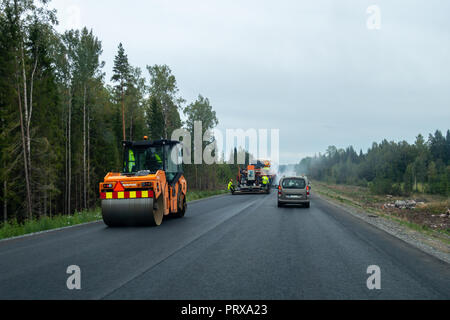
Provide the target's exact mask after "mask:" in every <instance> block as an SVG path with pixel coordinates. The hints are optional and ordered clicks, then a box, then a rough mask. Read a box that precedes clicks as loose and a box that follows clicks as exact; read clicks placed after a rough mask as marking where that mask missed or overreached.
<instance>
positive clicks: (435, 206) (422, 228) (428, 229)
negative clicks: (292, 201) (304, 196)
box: [313, 181, 450, 244]
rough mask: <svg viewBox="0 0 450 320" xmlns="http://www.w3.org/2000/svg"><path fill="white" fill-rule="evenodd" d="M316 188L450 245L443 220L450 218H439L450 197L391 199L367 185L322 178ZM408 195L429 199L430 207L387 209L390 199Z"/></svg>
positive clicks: (345, 202)
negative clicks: (374, 192)
mask: <svg viewBox="0 0 450 320" xmlns="http://www.w3.org/2000/svg"><path fill="white" fill-rule="evenodd" d="M313 191H316V192H317V193H319V194H320V195H323V196H325V197H328V198H330V199H331V200H335V201H337V202H340V203H342V204H346V205H349V206H351V207H355V208H358V209H362V210H364V211H366V212H367V213H371V214H375V215H377V216H380V217H382V218H385V219H388V220H391V221H395V222H397V223H399V224H401V225H402V226H405V227H407V228H409V229H412V230H415V231H419V232H421V233H424V234H426V235H428V236H431V237H434V238H438V239H439V240H441V241H443V242H445V243H446V244H450V238H449V237H450V229H449V227H448V222H447V223H446V224H442V223H441V224H440V222H442V221H443V220H444V221H445V219H447V220H450V218H440V217H439V215H440V214H442V213H444V212H445V211H446V210H447V208H449V207H450V201H449V199H448V198H445V197H440V196H434V195H427V194H413V195H411V196H410V197H393V198H390V197H389V198H387V195H385V196H380V195H373V194H371V193H370V191H369V190H368V189H367V188H363V187H356V186H347V185H333V184H327V183H323V182H318V181H314V182H313ZM407 198H409V199H419V200H421V201H424V202H426V206H425V207H424V208H418V209H416V210H399V209H398V210H385V209H383V205H384V204H385V203H387V202H395V201H396V200H404V199H407ZM436 227H437V228H436Z"/></svg>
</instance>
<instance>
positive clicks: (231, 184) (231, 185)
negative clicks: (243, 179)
mask: <svg viewBox="0 0 450 320" xmlns="http://www.w3.org/2000/svg"><path fill="white" fill-rule="evenodd" d="M232 187H233V182H232V181H230V183H229V184H228V190H231V188H232Z"/></svg>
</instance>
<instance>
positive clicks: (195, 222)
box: [0, 192, 450, 300]
mask: <svg viewBox="0 0 450 320" xmlns="http://www.w3.org/2000/svg"><path fill="white" fill-rule="evenodd" d="M71 265H77V266H79V267H80V268H81V287H82V288H81V290H74V291H71V290H68V289H67V286H66V280H67V278H68V277H69V275H68V274H66V269H67V267H68V266H71ZM371 265H377V266H379V267H380V268H381V286H382V288H381V290H374V291H371V290H369V289H368V288H367V285H366V282H367V278H368V277H369V275H368V274H367V268H368V267H369V266H371ZM0 299H8V300H9V299H164V300H165V299H186V300H197V299H221V300H222V299H227V300H228V299H232V300H234V299H251V300H258V299H269V300H273V299H276V300H278V299H450V268H449V265H448V264H447V263H445V262H442V261H440V260H438V259H436V258H434V257H432V256H430V255H428V254H426V253H423V252H421V251H420V250H418V249H416V248H414V247H412V246H411V245H409V244H407V243H405V242H403V241H401V240H399V239H397V238H395V237H393V236H391V235H389V234H387V233H385V232H384V231H381V230H379V229H377V228H375V227H373V226H371V225H369V224H367V223H365V222H363V221H362V220H359V219H358V218H355V217H354V216H352V215H350V214H348V213H346V212H344V211H343V210H342V209H339V208H337V207H335V206H333V205H332V204H330V203H328V202H326V201H325V200H322V199H319V198H317V197H313V199H312V205H311V208H310V209H303V208H300V207H285V208H278V207H277V204H276V194H275V192H274V193H272V194H271V195H241V196H231V195H225V196H223V197H217V198H212V199H207V200H203V201H199V202H195V203H192V204H190V205H189V209H188V213H187V215H186V217H185V218H184V219H180V220H178V219H169V220H166V221H164V223H163V225H162V226H161V227H158V228H117V229H110V228H108V227H106V226H105V225H104V224H103V223H101V222H100V223H94V224H90V225H84V226H79V227H75V228H71V229H66V230H61V231H54V232H50V233H45V234H40V235H35V236H31V237H26V238H21V239H15V240H10V241H4V242H0Z"/></svg>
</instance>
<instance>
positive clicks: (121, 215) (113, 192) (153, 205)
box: [100, 137, 187, 227]
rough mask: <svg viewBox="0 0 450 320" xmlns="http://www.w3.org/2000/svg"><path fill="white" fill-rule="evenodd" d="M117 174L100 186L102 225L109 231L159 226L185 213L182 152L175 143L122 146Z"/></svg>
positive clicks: (153, 142) (179, 144)
mask: <svg viewBox="0 0 450 320" xmlns="http://www.w3.org/2000/svg"><path fill="white" fill-rule="evenodd" d="M123 151H124V162H123V170H122V172H121V173H115V172H110V173H108V174H107V175H106V177H105V179H104V181H103V182H101V183H100V197H101V202H102V216H103V221H104V222H105V224H106V225H107V226H109V227H123V226H160V225H161V223H162V222H163V220H164V217H168V216H171V217H174V218H182V217H184V215H185V213H186V209H187V203H186V193H187V182H186V179H185V177H184V174H183V148H182V145H181V143H180V142H179V141H171V140H159V141H149V140H148V138H147V137H145V138H144V140H143V141H136V142H131V141H125V142H123Z"/></svg>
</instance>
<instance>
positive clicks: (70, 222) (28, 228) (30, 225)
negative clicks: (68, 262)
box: [0, 209, 102, 239]
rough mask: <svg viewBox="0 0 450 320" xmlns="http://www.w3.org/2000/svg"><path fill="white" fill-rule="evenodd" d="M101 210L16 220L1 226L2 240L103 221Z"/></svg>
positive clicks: (0, 234) (0, 237) (0, 236)
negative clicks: (22, 221)
mask: <svg viewBox="0 0 450 320" xmlns="http://www.w3.org/2000/svg"><path fill="white" fill-rule="evenodd" d="M101 218H102V215H101V213H100V210H99V209H97V210H93V211H84V212H79V213H76V214H74V215H68V216H54V217H43V218H41V219H33V220H29V221H25V222H24V223H19V222H18V221H17V220H16V219H14V220H11V221H10V222H7V223H3V224H0V239H8V238H12V237H18V236H23V235H27V234H31V233H37V232H42V231H48V230H53V229H58V228H64V227H70V226H75V225H79V224H83V223H88V222H94V221H98V220H101Z"/></svg>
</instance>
